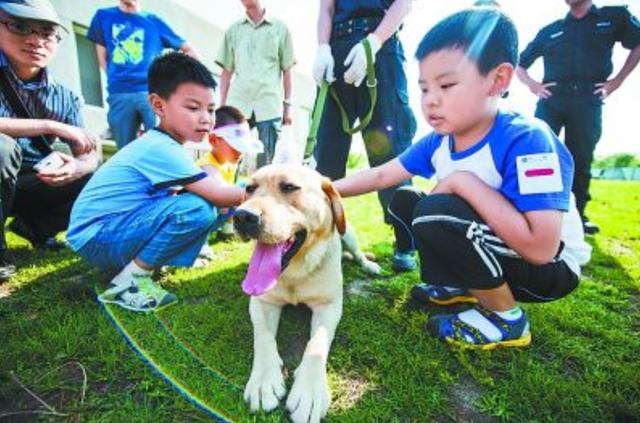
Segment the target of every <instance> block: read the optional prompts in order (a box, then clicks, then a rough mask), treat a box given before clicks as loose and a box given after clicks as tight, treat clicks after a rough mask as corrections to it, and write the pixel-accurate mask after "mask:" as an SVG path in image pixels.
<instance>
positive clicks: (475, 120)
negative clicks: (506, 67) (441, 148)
mask: <svg viewBox="0 0 640 423" xmlns="http://www.w3.org/2000/svg"><path fill="white" fill-rule="evenodd" d="M501 66H502V65H501ZM496 71H497V69H494V70H492V71H491V72H489V74H488V75H486V76H483V75H481V74H480V72H479V71H478V67H477V65H476V63H475V62H473V61H472V60H470V59H468V58H467V57H466V55H465V53H464V51H463V50H461V49H454V50H451V49H448V50H440V51H436V52H433V53H431V54H429V55H428V56H427V57H425V58H424V59H422V60H421V61H420V79H419V81H418V82H419V84H420V90H421V91H422V114H423V115H424V117H425V119H426V120H427V123H429V125H431V126H432V127H433V129H434V130H435V131H436V132H438V133H439V134H451V133H453V134H455V133H462V132H465V131H467V130H469V129H471V128H473V127H474V125H478V124H479V122H481V121H482V120H483V119H485V118H486V117H487V116H488V115H490V114H491V113H493V112H494V111H495V108H496V98H497V96H498V95H499V94H500V92H501V90H502V88H501V87H500V86H496V75H495V73H496ZM507 86H508V81H507ZM503 89H505V90H506V87H504V88H503Z"/></svg>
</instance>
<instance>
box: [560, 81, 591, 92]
mask: <svg viewBox="0 0 640 423" xmlns="http://www.w3.org/2000/svg"><path fill="white" fill-rule="evenodd" d="M549 82H551V81H549ZM596 84H597V82H596V81H558V82H556V85H555V86H553V87H550V88H551V91H552V92H554V91H555V92H556V93H558V94H593V92H594V91H595V90H596V89H597V87H596Z"/></svg>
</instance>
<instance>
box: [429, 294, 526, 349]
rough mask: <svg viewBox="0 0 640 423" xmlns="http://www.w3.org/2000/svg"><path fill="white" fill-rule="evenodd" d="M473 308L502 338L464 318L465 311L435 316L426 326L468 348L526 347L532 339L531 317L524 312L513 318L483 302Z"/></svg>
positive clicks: (447, 339)
mask: <svg viewBox="0 0 640 423" xmlns="http://www.w3.org/2000/svg"><path fill="white" fill-rule="evenodd" d="M471 310H474V311H476V312H478V313H480V315H481V316H482V317H483V318H484V319H486V321H487V323H488V324H489V325H491V327H492V328H495V329H496V330H497V331H498V332H499V333H500V339H499V340H493V339H489V337H487V335H485V334H484V333H483V332H482V331H481V330H480V329H478V328H477V327H475V326H473V325H470V324H469V323H467V322H465V321H463V320H462V319H460V314H462V313H458V314H448V315H437V316H433V317H432V318H430V319H429V321H428V322H427V326H426V329H427V331H428V332H429V333H431V334H432V335H433V336H435V337H437V338H438V339H440V340H441V341H445V342H447V343H449V344H452V345H455V346H458V347H461V348H465V349H480V350H493V349H495V348H498V347H525V346H527V345H529V344H530V343H531V332H529V321H528V320H527V316H526V315H525V314H524V312H522V315H521V316H520V317H519V318H518V319H515V320H513V321H511V320H505V319H503V318H502V317H500V316H498V315H497V314H496V313H495V312H493V311H491V310H489V309H486V308H484V307H482V306H479V305H476V306H474V307H473V308H472V309H471ZM468 312H469V310H467V311H466V312H464V313H468Z"/></svg>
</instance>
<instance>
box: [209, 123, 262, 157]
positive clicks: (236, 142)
mask: <svg viewBox="0 0 640 423" xmlns="http://www.w3.org/2000/svg"><path fill="white" fill-rule="evenodd" d="M211 132H212V133H213V134H215V135H216V136H218V137H220V138H223V139H224V140H225V141H226V142H227V144H229V145H230V146H231V147H233V148H234V149H235V150H237V151H239V152H240V153H242V154H257V153H262V152H263V151H264V146H263V145H262V142H260V140H257V139H255V138H253V137H252V136H251V129H249V124H248V123H247V122H243V123H237V124H232V125H225V126H221V127H219V128H214V129H213V131H211Z"/></svg>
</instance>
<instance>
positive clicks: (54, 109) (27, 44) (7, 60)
mask: <svg viewBox="0 0 640 423" xmlns="http://www.w3.org/2000/svg"><path fill="white" fill-rule="evenodd" d="M61 28H63V27H62V26H61V25H60V19H59V18H58V15H57V13H56V11H55V9H54V8H53V6H52V5H51V3H50V2H49V1H48V0H13V1H11V2H8V1H2V2H0V79H1V81H0V82H2V83H1V84H0V85H1V87H2V89H0V203H1V206H2V207H1V208H0V223H1V224H2V227H1V228H0V280H4V279H7V278H9V277H10V276H12V275H13V274H14V273H15V271H16V269H15V266H13V265H11V264H9V263H7V261H6V257H5V255H6V250H7V243H6V239H5V233H4V222H5V219H6V218H7V217H8V215H9V214H10V213H11V214H13V215H14V216H15V218H14V220H13V222H12V223H11V225H10V227H9V228H10V229H11V230H12V231H13V232H15V233H16V234H17V235H20V236H21V237H23V238H26V239H27V240H29V241H30V242H31V244H32V245H33V246H34V247H36V248H42V249H47V250H59V249H61V248H63V247H64V245H65V244H64V243H62V242H60V241H57V240H56V239H55V235H56V234H57V233H58V232H60V231H63V230H65V229H66V228H67V225H68V223H69V213H70V211H71V206H72V204H73V202H74V200H75V199H76V197H77V196H78V194H79V193H80V190H81V189H82V187H83V186H84V184H85V183H86V182H87V180H88V179H89V177H90V176H91V174H92V172H93V171H94V170H95V168H96V166H97V164H98V160H97V154H96V151H95V146H96V142H97V141H96V138H95V137H94V136H93V135H91V134H90V133H89V132H88V131H86V130H85V129H84V128H83V126H84V125H83V122H82V117H81V115H80V108H81V105H82V101H81V100H80V98H79V97H78V96H77V95H76V94H75V93H74V92H72V91H71V90H69V89H68V88H67V87H65V86H63V85H60V84H59V83H58V82H56V81H55V80H54V79H53V77H52V76H51V75H50V73H49V71H48V69H47V66H48V65H49V63H50V62H51V60H53V58H54V57H55V55H56V53H57V51H58V46H59V42H60V39H61V35H60V31H61ZM19 109H22V110H19ZM56 138H60V140H61V141H62V142H64V143H66V144H67V145H68V146H69V147H70V149H71V154H63V153H57V154H58V155H59V157H60V158H61V159H62V160H61V163H60V164H61V166H59V167H57V168H54V169H52V170H48V171H39V172H36V171H35V170H34V169H33V166H34V165H36V164H37V163H38V162H40V161H42V159H43V158H44V157H45V156H47V155H48V154H49V153H50V151H51V145H52V144H53V143H54V141H55V139H56Z"/></svg>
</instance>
